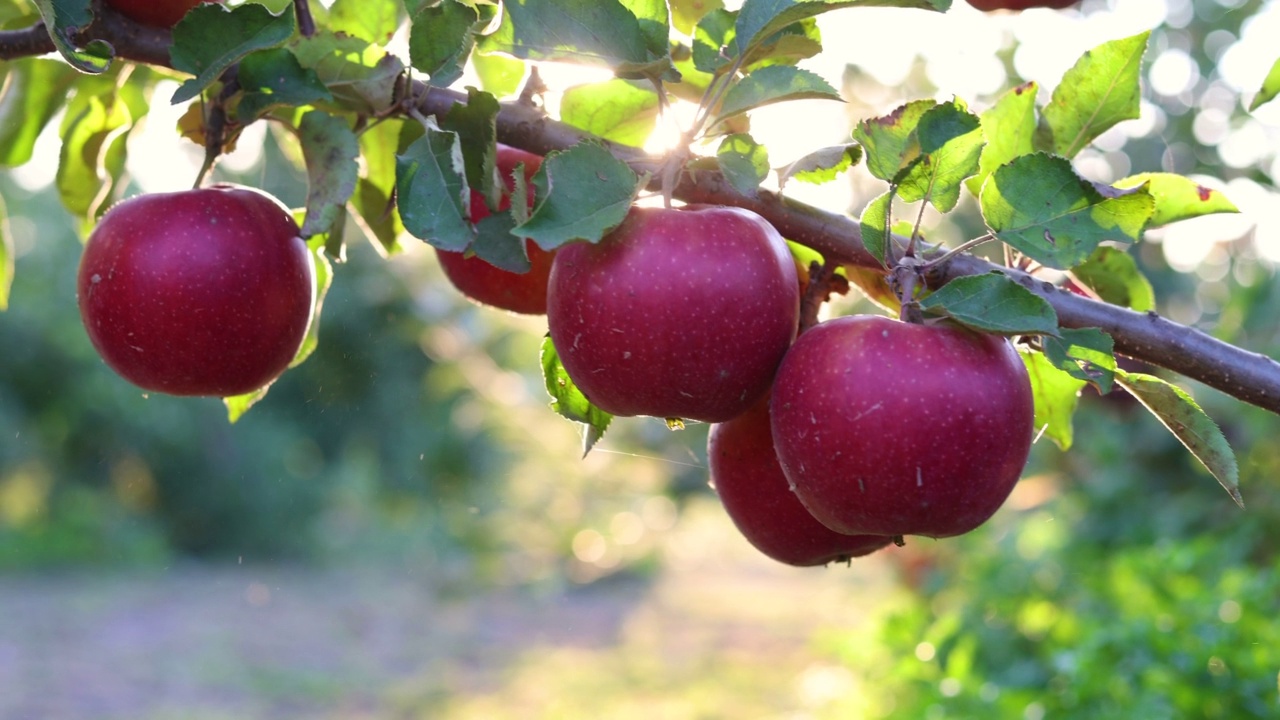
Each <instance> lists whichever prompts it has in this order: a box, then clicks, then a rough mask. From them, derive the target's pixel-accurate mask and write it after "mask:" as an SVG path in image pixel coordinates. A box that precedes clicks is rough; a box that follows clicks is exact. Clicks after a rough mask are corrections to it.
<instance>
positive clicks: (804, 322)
mask: <svg viewBox="0 0 1280 720" xmlns="http://www.w3.org/2000/svg"><path fill="white" fill-rule="evenodd" d="M839 267H840V264H839V263H837V262H833V261H831V260H827V261H826V262H824V263H822V264H821V265H819V264H818V261H817V260H814V261H812V262H810V263H809V284H808V285H807V286H806V287H805V290H804V297H802V298H800V332H801V333H803V332H804V331H806V330H808V329H809V328H811V327H813V326H814V325H817V324H818V310H819V309H820V308H821V307H822V304H823V303H825V302H826V301H827V300H828V299H830V298H831V296H832V295H844V294H846V293H848V292H849V280H848V278H845V277H844V276H842V275H840V274H838V273H837V272H836V269H837V268H839Z"/></svg>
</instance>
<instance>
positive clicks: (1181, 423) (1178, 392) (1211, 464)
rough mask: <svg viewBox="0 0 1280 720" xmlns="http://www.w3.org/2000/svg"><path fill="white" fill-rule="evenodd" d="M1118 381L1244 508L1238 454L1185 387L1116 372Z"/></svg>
mask: <svg viewBox="0 0 1280 720" xmlns="http://www.w3.org/2000/svg"><path fill="white" fill-rule="evenodd" d="M1116 382H1118V383H1119V384H1120V386H1121V387H1123V388H1124V389H1125V390H1128V391H1129V393H1130V394H1132V395H1133V396H1134V397H1136V398H1137V399H1138V402H1140V403H1142V405H1143V407H1145V408H1147V409H1148V410H1150V411H1151V414H1153V415H1155V416H1156V417H1157V418H1158V419H1159V420H1160V422H1161V423H1163V424H1164V426H1165V427H1167V428H1169V430H1170V432H1172V433H1173V434H1174V436H1176V437H1177V438H1178V440H1179V441H1181V442H1182V444H1183V445H1185V446H1186V448H1187V449H1188V450H1190V451H1191V454H1192V455H1195V456H1196V459H1197V460H1199V461H1200V462H1201V463H1202V464H1203V465H1204V466H1205V468H1206V469H1208V471H1209V472H1210V473H1211V474H1212V475H1213V476H1214V477H1215V478H1217V480H1218V482H1219V483H1221V485H1222V487H1223V489H1225V490H1226V491H1227V494H1228V495H1230V496H1231V499H1232V500H1234V501H1235V502H1236V504H1237V505H1239V506H1240V507H1241V508H1243V507H1244V500H1243V499H1242V498H1241V497H1240V470H1239V467H1238V466H1237V464H1236V456H1235V453H1234V452H1233V451H1232V450H1231V446H1230V445H1229V444H1228V443H1227V438H1226V437H1225V436H1223V434H1222V430H1220V429H1219V428H1218V426H1217V424H1216V423H1214V422H1213V420H1212V419H1211V418H1210V417H1209V416H1208V415H1207V414H1205V412H1204V410H1202V409H1200V405H1199V404H1197V403H1196V401H1195V399H1193V398H1192V397H1191V396H1190V395H1188V394H1187V393H1186V391H1185V390H1183V389H1182V388H1180V387H1177V386H1176V385H1172V384H1170V383H1167V382H1165V381H1164V380H1161V379H1160V378H1158V377H1155V376H1153V375H1144V374H1142V373H1129V372H1125V371H1123V370H1119V371H1117V372H1116Z"/></svg>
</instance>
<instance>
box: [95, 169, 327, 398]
mask: <svg viewBox="0 0 1280 720" xmlns="http://www.w3.org/2000/svg"><path fill="white" fill-rule="evenodd" d="M77 290H78V294H79V301H80V317H81V319H82V320H83V321H84V326H85V330H87V331H88V333H89V339H90V340H91V341H92V342H93V346H94V347H95V348H97V350H98V353H99V354H100V355H101V356H102V359H103V360H105V361H106V363H107V365H109V366H111V368H112V369H113V370H115V371H116V372H117V373H119V374H120V375H122V376H123V377H124V378H125V379H126V380H129V381H130V382H132V383H134V384H135V385H138V386H139V387H142V388H144V389H147V390H154V391H157V392H164V393H169V394H171V395H212V396H215V397H226V396H231V395H241V394H244V393H247V392H251V391H254V390H257V389H258V388H261V387H263V386H265V385H266V384H268V383H270V382H271V381H272V380H274V379H275V378H276V377H277V376H278V375H279V374H280V373H282V372H284V370H285V368H286V367H288V365H289V363H290V362H291V361H292V360H293V358H294V356H295V355H296V354H297V352H298V348H299V346H301V344H302V340H303V337H304V336H305V335H306V333H307V326H308V325H309V324H310V322H311V307H312V302H313V298H314V295H315V275H314V270H313V268H312V264H311V256H310V252H309V251H308V250H307V245H306V243H305V242H303V240H302V238H301V237H299V230H298V225H297V223H295V222H294V220H293V217H292V216H291V215H290V214H289V211H288V210H287V209H286V208H285V207H284V206H283V205H282V204H280V202H279V201H278V200H276V199H275V198H273V197H271V196H270V195H267V194H266V193H264V192H260V191H258V190H254V189H252V188H246V187H239V186H234V185H214V186H212V187H208V188H201V189H197V190H186V191H183V192H173V193H159V194H153V195H140V196H138V197H134V198H130V199H128V200H125V201H123V202H121V203H118V204H117V205H115V206H114V207H112V208H111V209H110V210H108V211H107V213H106V214H105V215H103V216H102V219H101V221H100V222H99V223H98V225H97V227H95V228H94V230H93V232H92V233H91V234H90V235H89V241H88V243H87V245H86V246H85V250H84V255H83V257H82V258H81V260H80V273H79V278H78V283H77Z"/></svg>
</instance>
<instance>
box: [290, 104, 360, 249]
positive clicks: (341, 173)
mask: <svg viewBox="0 0 1280 720" xmlns="http://www.w3.org/2000/svg"><path fill="white" fill-rule="evenodd" d="M298 140H299V141H300V142H301V144H302V155H303V157H304V158H305V159H306V164H307V219H306V222H304V223H303V224H302V237H304V238H308V237H311V236H312V235H318V234H321V233H330V232H332V231H333V228H334V225H335V223H336V222H338V221H339V220H340V219H345V213H343V212H342V211H343V209H344V208H345V207H346V205H347V201H348V200H349V199H351V195H352V193H354V192H355V190H356V180H357V178H358V177H359V174H360V173H359V167H358V166H357V164H356V158H358V157H360V144H359V142H358V141H357V140H356V134H355V133H354V132H352V131H351V127H350V126H348V125H347V121H346V120H344V119H342V118H340V117H334V116H333V115H330V114H328V113H326V112H324V111H321V110H312V111H311V112H309V113H307V114H306V115H304V116H303V117H302V122H301V124H300V125H299V127H298Z"/></svg>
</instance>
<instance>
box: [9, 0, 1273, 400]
mask: <svg viewBox="0 0 1280 720" xmlns="http://www.w3.org/2000/svg"><path fill="white" fill-rule="evenodd" d="M90 40H105V41H107V42H108V43H110V44H111V45H112V47H113V48H114V49H115V51H116V53H117V54H118V56H119V57H121V58H124V59H128V60H133V61H137V62H143V63H147V64H151V65H163V66H169V64H170V63H169V49H168V48H169V42H170V39H169V34H168V32H167V31H164V30H155V29H152V28H146V27H143V26H141V25H138V24H136V23H133V22H130V21H129V20H127V19H125V18H122V17H120V16H119V15H117V14H115V13H112V12H104V13H102V14H101V15H100V16H99V18H98V19H97V20H96V21H95V22H94V24H93V25H92V26H91V27H90V28H88V29H87V30H85V31H83V32H82V33H80V34H79V35H78V36H77V38H76V41H77V42H81V43H85V44H87V43H88V42H89V41H90ZM53 51H54V47H53V42H52V41H51V40H49V36H48V33H47V32H46V31H45V29H44V26H43V25H42V24H36V25H34V26H32V27H29V28H26V29H23V30H14V31H7V32H0V59H4V60H12V59H15V58H20V57H29V56H32V55H42V54H46V53H49V52H53ZM410 97H418V98H421V100H420V102H419V105H418V107H417V108H416V109H417V110H418V111H419V112H422V113H423V114H432V115H443V114H444V113H446V112H448V110H449V108H451V107H453V105H455V104H462V103H465V102H466V95H465V94H463V93H460V92H457V91H454V90H448V89H442V88H428V87H426V86H425V85H423V84H421V83H419V82H415V83H414V87H413V90H412V94H411V95H410ZM497 125H498V127H497V130H498V139H499V140H500V141H501V142H503V143H505V144H507V145H512V146H515V147H519V148H522V149H524V150H528V151H529V152H534V153H537V154H540V155H546V154H548V153H550V152H553V151H556V150H564V149H566V148H569V147H571V146H573V145H575V144H577V143H578V142H581V141H582V140H584V139H588V138H590V136H588V135H587V134H586V133H583V132H581V131H579V130H577V129H575V128H572V127H570V126H568V125H565V124H563V123H560V122H556V121H554V120H552V119H551V118H549V117H547V116H546V115H544V114H543V113H542V112H541V110H539V109H538V108H535V107H531V106H529V105H525V104H520V103H504V104H503V107H502V111H501V112H500V113H499V115H498V121H497ZM591 139H595V140H596V141H598V142H602V143H603V144H604V145H605V146H606V147H608V148H609V149H610V150H611V151H612V152H613V153H614V155H616V156H617V157H619V158H621V159H622V160H624V161H626V162H627V163H629V164H630V165H631V166H632V167H633V168H634V169H635V170H636V171H638V172H649V173H653V175H654V177H655V178H657V177H659V174H658V173H657V171H658V170H659V169H660V168H661V166H662V159H661V158H658V157H654V156H651V155H648V154H646V153H644V152H643V151H642V150H640V149H638V148H634V147H628V146H624V145H618V144H616V143H610V142H606V141H600V140H599V139H598V138H591ZM655 182H657V181H655ZM655 189H656V188H655ZM675 196H676V197H677V198H679V199H681V200H684V201H685V202H692V203H707V204H715V205H734V206H737V207H743V208H747V209H750V210H753V211H755V212H756V213H758V214H759V215H761V216H762V217H764V218H765V219H766V220H768V221H769V222H770V223H772V224H773V226H774V227H776V228H777V229H778V231H779V232H780V233H781V234H782V235H783V236H784V237H787V238H789V239H791V240H793V241H795V242H798V243H800V244H802V245H807V246H809V247H811V248H813V249H815V250H817V251H819V252H821V253H822V254H823V255H824V256H825V257H827V258H828V259H832V260H838V261H841V262H844V263H848V264H851V265H858V266H862V267H869V268H876V267H879V265H878V263H876V262H875V260H874V259H873V258H872V257H871V255H870V254H869V253H868V252H867V251H866V248H865V247H863V245H862V235H861V232H860V230H859V227H858V223H857V222H856V221H854V220H853V219H851V218H849V217H847V216H845V215H840V214H836V213H831V212H827V211H825V210H821V209H818V208H815V207H812V206H809V205H805V204H804V203H800V202H796V201H794V200H790V199H788V198H786V197H784V196H782V195H780V194H778V193H774V192H769V191H766V190H760V191H758V192H757V193H756V194H755V195H752V196H746V195H743V194H741V193H739V192H737V191H736V190H734V189H733V188H732V187H731V186H730V185H729V183H728V182H726V181H725V179H724V177H723V176H721V175H720V174H719V173H715V172H709V171H698V172H692V173H685V174H684V176H683V177H682V178H681V180H680V183H679V184H678V185H677V186H676V188H675ZM992 271H999V272H1003V273H1005V274H1007V275H1009V276H1010V277H1012V278H1014V279H1015V280H1017V281H1018V282H1019V283H1020V284H1022V285H1023V287H1026V288H1027V289H1028V290H1030V291H1031V292H1033V293H1035V294H1036V295H1039V296H1040V297H1042V298H1044V299H1045V300H1047V301H1048V302H1049V303H1050V304H1051V305H1053V307H1054V309H1055V310H1057V312H1058V319H1059V321H1060V322H1061V323H1062V324H1063V325H1064V326H1066V327H1098V328H1101V329H1102V330H1104V331H1105V332H1107V333H1109V334H1110V335H1111V336H1112V337H1113V338H1114V339H1115V343H1116V351H1117V352H1119V353H1121V354H1123V355H1127V356H1129V357H1132V358H1135V359H1138V360H1142V361H1144V362H1147V363H1151V364H1153V365H1158V366H1160V367H1163V368H1166V369H1169V370H1172V371H1174V372H1176V373H1179V374H1181V375H1183V376H1185V377H1188V378H1191V379H1193V380H1197V381H1199V382H1202V383H1204V384H1206V385H1208V386H1210V387H1213V388H1216V389H1218V390H1220V391H1222V392H1224V393H1226V394H1228V395H1231V396H1233V397H1235V398H1237V399H1239V400H1242V401H1244V402H1247V403H1250V404H1252V405H1257V406H1258V407H1261V408H1264V409H1266V410H1269V411H1271V412H1273V413H1277V414H1280V363H1277V362H1276V361H1275V360H1273V359H1271V358H1269V357H1266V356H1265V355H1261V354H1259V353H1256V352H1251V351H1248V350H1245V349H1242V348H1239V347H1236V346H1234V345H1231V344H1229V343H1226V342H1223V341H1221V340H1218V339H1216V338H1213V337H1210V336H1209V335H1207V334H1205V333H1203V332H1201V331H1199V330H1196V329H1194V328H1190V327H1186V326H1184V325H1180V324H1178V323H1175V322H1172V321H1170V320H1167V319H1165V318H1162V317H1160V316H1159V315H1156V314H1155V313H1146V314H1143V313H1136V312H1133V311H1131V310H1128V309H1126V308H1121V307H1117V306H1115V305H1109V304H1106V303H1102V302H1098V301H1096V300H1091V299H1088V298H1084V297H1080V296H1078V295H1075V294H1073V293H1069V292H1065V291H1062V290H1060V289H1058V288H1056V287H1054V286H1053V285H1052V284H1049V283H1045V282H1042V281H1040V280H1036V279H1035V278H1032V277H1030V276H1028V275H1026V274H1024V273H1020V272H1017V271H1015V270H1010V269H1007V268H1003V267H1000V266H997V265H994V264H992V263H989V262H987V261H985V260H982V259H981V258H977V257H974V256H971V255H963V254H962V255H957V256H955V257H953V258H951V259H950V260H948V261H947V262H946V263H944V264H942V265H941V266H939V267H937V268H935V269H934V270H933V272H932V273H930V277H929V280H930V281H931V284H933V285H934V286H935V287H936V286H940V285H941V284H943V283H945V282H946V281H948V280H951V279H953V278H956V277H961V276H964V275H977V274H982V273H988V272H992Z"/></svg>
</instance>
